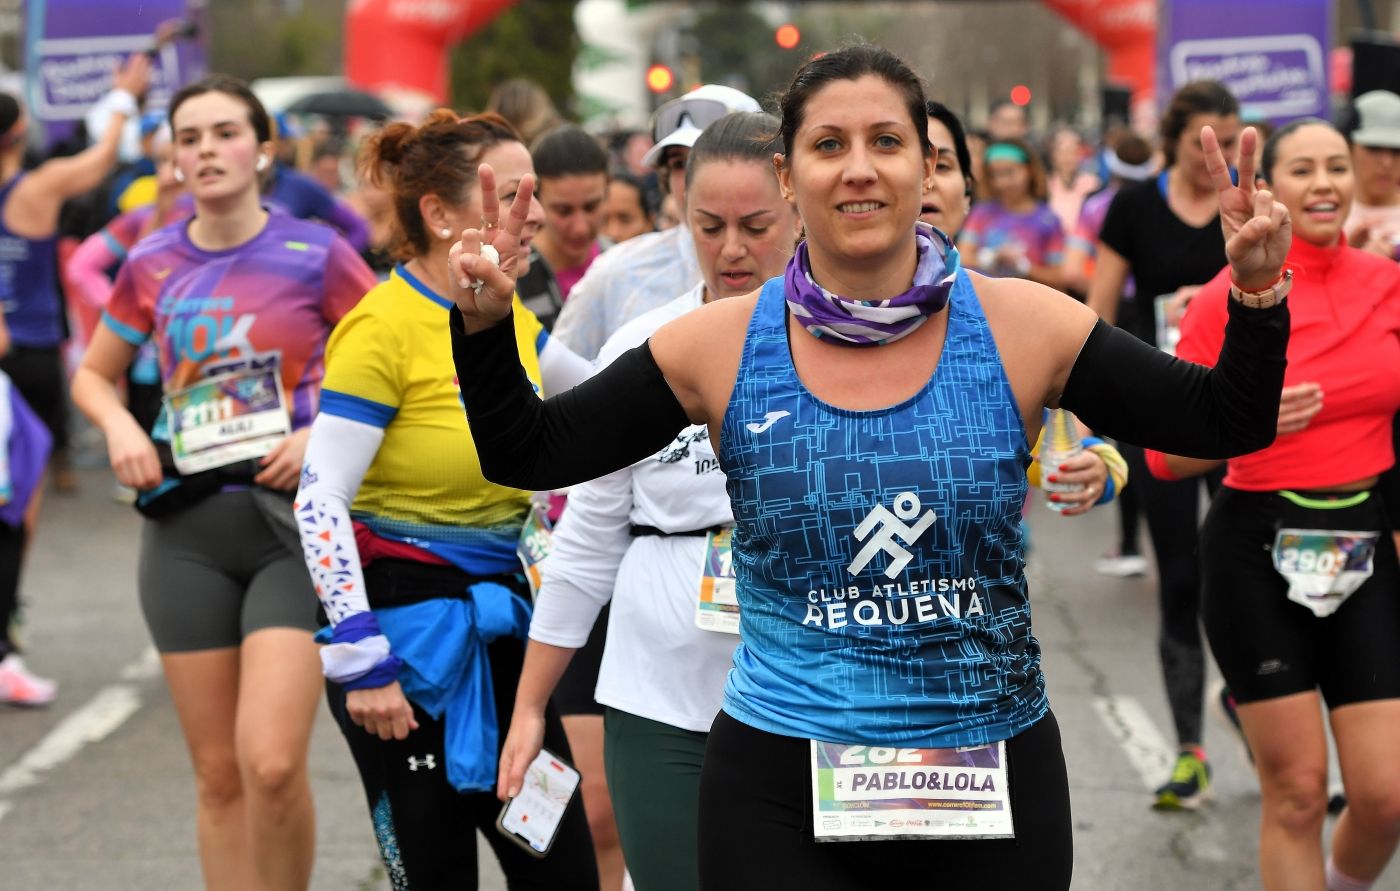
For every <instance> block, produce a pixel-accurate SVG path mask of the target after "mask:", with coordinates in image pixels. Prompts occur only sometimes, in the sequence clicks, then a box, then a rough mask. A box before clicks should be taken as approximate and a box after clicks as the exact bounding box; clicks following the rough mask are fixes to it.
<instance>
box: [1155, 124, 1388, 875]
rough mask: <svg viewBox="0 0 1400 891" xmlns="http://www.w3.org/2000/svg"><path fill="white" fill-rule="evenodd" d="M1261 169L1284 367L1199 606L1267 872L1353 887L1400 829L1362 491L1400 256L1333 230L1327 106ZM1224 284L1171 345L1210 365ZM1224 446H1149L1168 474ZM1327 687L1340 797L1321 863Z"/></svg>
mask: <svg viewBox="0 0 1400 891" xmlns="http://www.w3.org/2000/svg"><path fill="white" fill-rule="evenodd" d="M1261 174H1262V176H1263V178H1264V179H1265V180H1266V181H1267V182H1268V184H1269V186H1270V187H1271V188H1272V189H1274V192H1275V195H1276V197H1277V199H1278V200H1279V201H1281V202H1282V203H1283V204H1284V205H1285V206H1286V207H1287V208H1288V210H1289V214H1290V216H1291V217H1292V221H1293V231H1294V233H1295V234H1294V238H1293V244H1292V247H1291V248H1290V249H1289V254H1288V260H1287V265H1286V267H1285V269H1286V270H1291V272H1292V280H1291V294H1290V296H1289V298H1288V302H1289V304H1290V307H1291V313H1292V332H1291V337H1290V340H1289V344H1288V370H1287V374H1286V377H1285V379H1284V389H1283V396H1282V399H1281V402H1280V411H1279V420H1278V433H1279V435H1278V438H1277V439H1276V440H1275V441H1274V444H1273V445H1271V446H1269V447H1268V448H1266V449H1263V450H1262V451H1259V452H1255V453H1253V454H1251V455H1245V456H1243V457H1240V458H1234V459H1231V460H1230V461H1229V465H1228V472H1227V475H1226V477H1225V485H1224V487H1223V488H1222V490H1221V491H1220V493H1219V494H1218V495H1217V496H1216V498H1215V501H1214V503H1213V504H1212V506H1211V509H1210V513H1209V514H1208V516H1207V517H1206V521H1205V525H1204V527H1203V528H1202V531H1201V560H1202V566H1203V573H1204V586H1203V605H1202V616H1203V619H1204V622H1205V626H1206V634H1207V636H1208V637H1209V639H1210V645H1211V649H1212V650H1213V651H1214V653H1215V658H1216V661H1217V662H1218V663H1219V665H1220V670H1221V672H1222V673H1223V674H1224V675H1225V679H1226V681H1227V682H1228V683H1229V686H1230V690H1231V691H1232V693H1233V694H1234V697H1235V701H1236V702H1237V704H1238V711H1239V717H1240V720H1241V722H1242V723H1243V726H1244V732H1245V736H1246V738H1247V739H1248V741H1249V747H1250V751H1251V752H1252V754H1253V757H1254V761H1255V764H1256V766H1257V767H1258V768H1259V784H1260V788H1261V791H1262V794H1263V814H1262V828H1261V840H1260V847H1259V859H1260V870H1261V875H1262V878H1263V884H1264V887H1265V889H1267V891H1283V889H1316V888H1322V887H1324V885H1323V880H1324V879H1323V877H1324V872H1325V875H1326V886H1325V887H1327V888H1329V889H1334V891H1335V889H1342V891H1362V889H1366V888H1370V887H1371V885H1372V883H1373V882H1374V881H1375V880H1376V878H1377V877H1378V876H1379V875H1380V873H1381V871H1382V870H1383V869H1384V868H1385V865H1386V863H1387V862H1388V861H1389V859H1390V857H1391V854H1392V853H1393V851H1394V849H1395V846H1396V842H1397V839H1400V761H1397V760H1396V759H1395V758H1394V757H1393V755H1386V754H1384V752H1385V751H1386V750H1388V749H1389V748H1390V747H1391V746H1392V745H1393V742H1392V741H1393V740H1395V739H1396V738H1397V737H1400V660H1396V659H1395V658H1394V653H1395V649H1396V646H1397V644H1400V598H1397V597H1396V589H1397V587H1400V570H1397V565H1396V555H1395V545H1394V543H1393V541H1392V537H1391V535H1390V532H1391V524H1390V522H1389V520H1388V518H1387V516H1386V508H1385V506H1384V505H1383V504H1382V503H1381V500H1382V499H1381V498H1380V496H1379V493H1378V492H1377V491H1376V486H1377V484H1378V482H1379V477H1380V476H1381V474H1383V473H1385V472H1386V471H1387V470H1389V469H1390V468H1391V467H1392V466H1393V465H1394V463H1395V455H1394V449H1393V446H1392V439H1391V420H1392V418H1394V416H1395V414H1396V411H1397V409H1400V374H1397V371H1400V267H1397V266H1396V264H1395V263H1393V262H1390V261H1388V260H1385V259H1382V258H1380V257H1377V256H1375V255H1373V254H1369V253H1366V252H1364V251H1362V250H1359V249H1357V248H1353V247H1350V246H1349V245H1348V244H1347V242H1346V238H1345V236H1344V235H1343V234H1342V223H1343V221H1344V220H1345V219H1346V216H1347V210H1348V208H1349V206H1350V205H1351V202H1352V196H1353V193H1354V191H1355V176H1354V174H1353V171H1352V165H1351V159H1350V155H1349V152H1348V147H1347V143H1346V140H1345V139H1344V138H1343V136H1342V135H1341V134H1340V133H1339V132H1337V131H1336V130H1335V129H1334V128H1333V127H1332V126H1331V125H1329V124H1326V123H1324V122H1322V121H1317V120H1305V121H1300V122H1297V123H1294V124H1291V125H1289V126H1286V127H1284V128H1282V129H1281V130H1279V131H1278V133H1276V134H1275V135H1274V136H1273V137H1272V138H1271V139H1270V140H1269V142H1268V143H1267V145H1266V146H1265V148H1264V158H1263V163H1262V170H1261ZM1287 275H1288V272H1287V271H1286V272H1285V280H1284V281H1282V282H1280V284H1279V285H1278V287H1279V288H1284V287H1289V284H1290V283H1289V282H1288V281H1287ZM1232 289H1235V286H1234V285H1233V284H1232V282H1231V281H1230V277H1229V270H1228V269H1227V270H1225V271H1223V272H1221V273H1220V274H1219V275H1217V276H1216V277H1215V279H1214V280H1213V281H1211V282H1210V283H1209V284H1207V285H1205V286H1204V287H1203V288H1202V289H1201V292H1200V294H1199V295H1197V297H1196V298H1195V300H1194V301H1193V302H1192V304H1191V307H1190V311H1189V312H1188V313H1187V315H1186V318H1185V320H1184V321H1183V323H1182V337H1181V342H1180V344H1179V345H1178V347H1177V353H1178V355H1179V356H1180V357H1181V358H1183V359H1189V360H1192V361H1195V362H1200V363H1202V364H1206V365H1210V364H1213V362H1214V361H1215V356H1216V355H1217V351H1218V350H1219V348H1220V345H1221V343H1222V341H1223V339H1224V332H1225V323H1226V318H1225V310H1226V300H1227V299H1228V297H1227V293H1228V292H1229V291H1230V290H1232ZM1243 297H1244V299H1245V300H1248V299H1249V295H1248V294H1244V295H1243ZM1218 463H1220V462H1204V461H1195V460H1190V459H1183V458H1178V457H1175V456H1168V455H1162V454H1160V453H1149V456H1148V464H1149V466H1150V467H1151V468H1152V470H1153V472H1154V474H1156V475H1159V476H1168V477H1172V476H1176V477H1179V476H1189V475H1191V474H1194V473H1200V472H1203V471H1204V470H1206V469H1208V468H1209V467H1213V466H1215V465H1216V464H1218ZM1392 507H1394V505H1392ZM1324 703H1325V705H1326V708H1327V709H1328V720H1329V721H1330V724H1331V727H1332V733H1333V736H1334V737H1335V738H1336V740H1337V754H1338V759H1339V761H1340V763H1341V768H1342V779H1343V782H1344V784H1345V786H1346V792H1347V801H1348V805H1347V808H1346V810H1345V811H1343V812H1342V815H1341V817H1340V818H1339V819H1338V821H1337V828H1336V831H1335V833H1334V835H1333V839H1332V846H1331V849H1332V855H1331V858H1330V859H1328V860H1327V861H1326V863H1325V864H1324V860H1323V846H1322V825H1323V819H1324V817H1325V816H1326V812H1327V797H1328V796H1327V736H1326V731H1325V729H1324V726H1323V715H1322V707H1323V704H1324Z"/></svg>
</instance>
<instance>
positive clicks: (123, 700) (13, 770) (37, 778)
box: [0, 648, 160, 820]
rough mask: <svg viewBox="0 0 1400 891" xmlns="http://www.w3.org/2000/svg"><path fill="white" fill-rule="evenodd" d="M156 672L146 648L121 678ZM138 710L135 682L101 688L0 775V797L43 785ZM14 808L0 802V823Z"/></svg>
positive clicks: (153, 656) (138, 678)
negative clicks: (52, 773)
mask: <svg viewBox="0 0 1400 891" xmlns="http://www.w3.org/2000/svg"><path fill="white" fill-rule="evenodd" d="M159 671H160V660H159V658H158V657H157V656H156V653H155V650H154V649H150V648H148V649H147V650H146V651H145V652H143V653H142V654H141V656H140V657H139V658H138V659H137V660H136V661H134V662H132V663H131V664H130V665H128V666H126V668H124V669H122V671H121V677H122V678H123V679H124V680H127V681H131V682H139V681H143V680H146V679H149V678H151V677H154V676H155V675H156V674H157V673H158V672H159ZM140 708H141V691H140V689H139V688H138V687H137V686H136V684H135V683H123V684H112V685H111V686H108V687H103V688H102V689H101V690H99V691H98V692H97V694H96V695H94V696H93V697H92V698H91V699H89V700H88V701H87V702H86V703H84V704H83V705H82V706H81V707H79V708H77V709H76V710H74V711H73V712H72V713H70V714H68V715H66V716H65V717H64V718H63V720H61V721H59V722H58V724H56V725H55V726H54V728H53V729H52V730H50V731H49V732H48V733H47V734H46V735H45V736H44V738H43V739H41V740H39V742H37V743H36V744H35V745H34V746H33V747H32V748H31V749H29V751H27V752H25V753H24V755H22V756H21V757H20V759H19V760H18V761H16V762H15V763H14V764H12V765H11V766H10V767H8V768H7V769H6V770H5V771H4V773H0V795H11V794H13V793H15V792H18V791H20V790H22V789H28V788H29V787H31V786H37V785H38V784H39V783H41V782H43V779H44V776H45V774H47V773H49V772H50V771H51V770H53V769H54V768H56V767H58V766H59V765H61V764H63V763H64V762H66V761H69V760H71V759H72V758H73V757H74V756H75V755H77V754H78V753H79V752H81V751H82V750H83V747H85V746H89V745H92V744H93V743H96V742H101V741H102V740H104V739H106V738H107V737H108V736H111V735H112V734H113V733H114V732H116V730H117V728H118V727H120V726H122V724H124V723H126V721H127V719H128V718H130V717H131V716H132V715H134V714H136V712H137V710H138V709H140ZM14 807H15V806H14V802H11V801H4V800H0V820H3V819H5V817H6V816H7V815H8V814H10V813H11V812H12V811H13V810H14Z"/></svg>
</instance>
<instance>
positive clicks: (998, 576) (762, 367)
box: [720, 272, 1049, 748]
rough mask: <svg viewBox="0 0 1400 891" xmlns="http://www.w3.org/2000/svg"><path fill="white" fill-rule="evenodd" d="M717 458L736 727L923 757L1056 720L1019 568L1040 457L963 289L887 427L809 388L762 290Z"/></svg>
mask: <svg viewBox="0 0 1400 891" xmlns="http://www.w3.org/2000/svg"><path fill="white" fill-rule="evenodd" d="M871 349H879V347H872V348H871ZM720 440H721V442H720V452H721V455H720V460H721V463H722V464H723V465H724V467H725V470H726V473H727V474H728V478H729V483H728V485H729V497H730V501H731V503H732V505H733V509H734V519H735V523H736V526H735V532H734V539H733V552H734V566H735V574H736V577H737V582H736V591H737V595H738V598H739V604H740V615H741V617H742V618H741V626H742V632H741V633H742V643H741V644H740V645H739V648H738V650H737V651H736V652H735V654H734V668H733V670H732V671H730V673H729V679H728V682H727V684H726V686H725V692H724V710H725V711H726V712H728V713H729V714H730V715H731V716H733V717H734V718H736V719H737V720H740V721H742V722H744V723H746V724H749V725H751V726H754V727H757V728H759V729H760V730H765V731H768V732H770V733H776V734H780V735H783V736H795V737H805V738H808V739H816V740H822V741H826V742H837V743H864V744H871V745H887V746H907V747H917V748H944V747H952V746H969V745H981V744H984V743H988V742H993V741H996V740H1001V739H1008V738H1010V737H1012V736H1015V735H1016V734H1018V733H1020V732H1021V731H1022V730H1025V729H1026V728H1028V727H1030V726H1031V725H1032V724H1034V723H1035V722H1036V721H1038V720H1039V719H1040V718H1041V717H1043V716H1044V715H1045V713H1046V712H1047V711H1048V709H1049V702H1048V700H1047V699H1046V695H1045V682H1044V678H1043V677H1042V675H1041V672H1040V645H1039V644H1038V643H1037V642H1036V640H1035V638H1034V637H1032V636H1031V617H1030V605H1029V603H1028V602H1027V598H1026V580H1025V575H1024V572H1023V569H1024V562H1023V560H1022V557H1021V537H1022V533H1021V506H1022V503H1023V501H1024V500H1025V495H1026V467H1027V466H1028V465H1029V464H1030V447H1029V444H1028V443H1027V442H1026V433H1025V426H1024V425H1023V423H1022V420H1021V414H1020V409H1019V408H1018V407H1017V405H1016V401H1015V398H1014V396H1013V395H1012V392H1011V385H1010V382H1009V381H1008V380H1007V378H1006V373H1005V371H1004V370H1003V368H1002V365H1001V358H1000V355H999V354H998V352H997V348H996V344H995V343H994V342H993V340H992V335H991V331H990V330H989V329H988V326H987V320H986V318H985V317H984V315H983V314H982V307H981V303H980V302H979V301H978V299H977V294H976V292H975V291H974V290H973V288H972V285H971V283H970V281H969V280H968V277H967V274H966V273H965V272H960V273H959V274H958V278H957V281H956V283H955V285H954V288H953V295H952V299H951V301H950V303H949V319H948V334H947V339H946V343H945V345H944V347H943V352H942V355H941V356H940V358H939V361H938V366H937V369H936V370H935V372H934V374H933V377H932V378H931V379H930V380H929V381H928V383H927V384H925V385H924V387H923V388H922V389H921V390H920V391H919V392H918V393H917V394H915V395H914V396H913V397H912V398H910V399H908V400H907V401H905V402H903V403H901V404H899V405H896V406H893V407H891V408H885V409H880V410H876V411H847V410H844V409H840V408H836V407H835V406H831V405H828V404H826V403H824V402H822V401H821V400H819V399H817V398H816V397H815V396H814V395H813V394H812V393H811V392H809V391H808V390H807V389H806V388H805V387H804V386H803V385H802V382H801V381H800V380H799V379H798V377H797V372H796V370H795V369H794V367H793V362H792V358H791V353H790V352H789V349H788V339H787V313H786V305H785V302H784V299H783V282H782V279H773V280H772V281H770V282H768V283H767V284H766V285H765V286H764V288H763V291H762V293H761V294H760V296H759V300H758V307H757V308H756V309H755V311H754V314H753V318H752V320H751V321H750V323H749V328H748V334H747V337H746V339H745V342H744V352H743V358H742V360H741V362H740V365H739V374H738V378H737V382H736V384H735V387H734V393H733V395H732V397H731V398H730V401H729V406H728V409H727V410H726V412H725V415H724V423H723V426H722V428H721V434H720Z"/></svg>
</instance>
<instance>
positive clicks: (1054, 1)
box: [1044, 0, 1157, 101]
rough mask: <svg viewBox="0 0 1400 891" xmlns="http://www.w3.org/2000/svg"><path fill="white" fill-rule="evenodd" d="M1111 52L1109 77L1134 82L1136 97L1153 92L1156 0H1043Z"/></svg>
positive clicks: (1113, 79)
mask: <svg viewBox="0 0 1400 891" xmlns="http://www.w3.org/2000/svg"><path fill="white" fill-rule="evenodd" d="M1044 2H1045V5H1046V6H1048V7H1050V9H1052V10H1054V11H1055V12H1057V13H1059V15H1060V16H1062V17H1063V18H1066V19H1068V20H1069V21H1070V22H1072V23H1073V24H1074V25H1076V26H1077V27H1078V28H1079V30H1081V31H1083V32H1084V33H1085V34H1088V35H1089V36H1090V37H1092V38H1093V39H1094V40H1095V41H1096V42H1097V43H1098V44H1099V46H1101V47H1103V49H1104V52H1105V53H1107V54H1108V78H1109V80H1111V81H1114V82H1117V83H1122V84H1125V85H1127V86H1131V87H1132V90H1133V99H1134V100H1135V101H1140V100H1142V99H1146V98H1147V97H1149V96H1151V95H1152V92H1153V88H1154V86H1155V78H1156V70H1155V58H1156V53H1157V0H1044Z"/></svg>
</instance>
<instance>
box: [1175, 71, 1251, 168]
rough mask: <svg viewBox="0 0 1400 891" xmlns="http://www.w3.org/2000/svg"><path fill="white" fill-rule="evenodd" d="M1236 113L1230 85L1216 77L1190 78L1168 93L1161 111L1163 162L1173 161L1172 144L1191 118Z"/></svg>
mask: <svg viewBox="0 0 1400 891" xmlns="http://www.w3.org/2000/svg"><path fill="white" fill-rule="evenodd" d="M1239 113H1240V103H1239V100H1238V99H1236V98H1235V94H1234V93H1231V92H1230V88H1229V87H1227V86H1225V85H1224V84H1222V83H1221V82H1220V81H1218V80H1193V81H1192V82H1191V83H1189V84H1187V85H1186V86H1184V87H1182V88H1181V89H1179V90H1177V91H1176V93H1175V94H1173V95H1172V99H1171V102H1170V103H1169V104H1168V105H1167V110H1166V112H1165V113H1163V115H1162V122H1161V124H1160V127H1159V132H1160V133H1161V136H1162V154H1163V155H1164V156H1165V159H1166V166H1167V167H1171V166H1172V165H1174V164H1175V163H1176V144H1177V143H1178V142H1180V141H1181V135H1182V134H1183V133H1185V132H1186V125H1187V124H1189V123H1190V122H1191V118H1193V117H1195V116H1196V115H1199V114H1213V115H1219V116H1220V117H1222V118H1228V117H1235V116H1238V115H1239Z"/></svg>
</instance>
